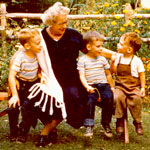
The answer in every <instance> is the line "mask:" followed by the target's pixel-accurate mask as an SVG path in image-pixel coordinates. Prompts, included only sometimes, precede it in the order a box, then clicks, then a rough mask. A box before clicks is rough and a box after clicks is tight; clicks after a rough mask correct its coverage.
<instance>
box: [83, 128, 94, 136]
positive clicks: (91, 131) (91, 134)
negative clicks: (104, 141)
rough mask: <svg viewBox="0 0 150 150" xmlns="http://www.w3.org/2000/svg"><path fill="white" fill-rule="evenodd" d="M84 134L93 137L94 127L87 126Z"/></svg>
mask: <svg viewBox="0 0 150 150" xmlns="http://www.w3.org/2000/svg"><path fill="white" fill-rule="evenodd" d="M84 136H86V137H92V136H93V130H92V127H87V128H86V131H85V134H84Z"/></svg>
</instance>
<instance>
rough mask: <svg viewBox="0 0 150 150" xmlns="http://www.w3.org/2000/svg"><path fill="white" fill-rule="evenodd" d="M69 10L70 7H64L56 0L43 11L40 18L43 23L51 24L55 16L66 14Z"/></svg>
mask: <svg viewBox="0 0 150 150" xmlns="http://www.w3.org/2000/svg"><path fill="white" fill-rule="evenodd" d="M69 12H70V9H69V8H68V7H64V6H63V5H62V3H61V2H56V3H55V4H54V5H53V6H51V7H49V8H48V9H47V10H46V11H45V12H44V14H43V15H42V17H41V19H42V21H43V23H44V24H46V25H51V24H53V23H54V22H55V20H56V17H57V16H59V15H61V14H65V15H68V14H69Z"/></svg>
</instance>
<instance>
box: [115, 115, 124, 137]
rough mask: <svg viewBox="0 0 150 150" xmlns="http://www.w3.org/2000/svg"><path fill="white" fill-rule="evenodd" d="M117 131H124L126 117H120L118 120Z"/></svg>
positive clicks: (120, 132)
mask: <svg viewBox="0 0 150 150" xmlns="http://www.w3.org/2000/svg"><path fill="white" fill-rule="evenodd" d="M116 132H117V133H119V134H122V133H124V118H118V119H117V122H116Z"/></svg>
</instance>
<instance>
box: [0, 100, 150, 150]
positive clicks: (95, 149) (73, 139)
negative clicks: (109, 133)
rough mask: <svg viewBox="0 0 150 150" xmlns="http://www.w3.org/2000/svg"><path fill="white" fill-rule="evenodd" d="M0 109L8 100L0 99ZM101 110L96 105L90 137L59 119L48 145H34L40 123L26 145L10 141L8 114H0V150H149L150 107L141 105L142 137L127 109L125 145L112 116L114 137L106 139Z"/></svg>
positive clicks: (83, 130)
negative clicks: (55, 135) (55, 134)
mask: <svg viewBox="0 0 150 150" xmlns="http://www.w3.org/2000/svg"><path fill="white" fill-rule="evenodd" d="M0 104H1V105H0V111H2V110H3V109H4V108H5V107H6V106H7V101H1V102H0ZM100 114H101V109H100V108H96V120H95V127H94V136H93V138H91V139H89V138H85V137H84V136H83V134H84V132H85V128H80V129H78V130H77V129H73V128H72V127H71V126H69V125H68V124H66V123H65V122H62V123H61V124H60V125H59V126H58V142H57V143H56V144H54V145H52V146H51V147H45V148H37V147H36V146H35V141H36V140H37V138H38V134H39V132H40V130H41V129H42V127H43V125H42V124H41V122H38V125H37V127H36V129H35V130H34V129H31V130H30V133H29V136H28V140H27V142H26V143H25V144H21V143H14V142H12V143H11V142H10V141H9V138H8V136H9V124H8V116H7V115H5V116H3V117H1V118H0V119H1V121H0V150H43V149H44V150H150V108H143V128H144V131H145V133H144V136H137V134H136V132H135V128H134V126H133V125H132V118H131V116H130V114H129V112H128V120H129V135H130V143H129V144H124V138H123V137H121V136H120V135H117V134H116V132H115V121H116V120H115V118H114V117H113V119H112V123H111V126H112V130H113V133H114V136H113V138H111V139H107V138H106V137H105V136H104V134H103V129H102V127H101V126H100Z"/></svg>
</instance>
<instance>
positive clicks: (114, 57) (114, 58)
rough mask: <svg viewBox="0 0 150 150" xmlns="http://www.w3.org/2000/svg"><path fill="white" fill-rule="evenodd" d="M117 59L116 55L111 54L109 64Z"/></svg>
mask: <svg viewBox="0 0 150 150" xmlns="http://www.w3.org/2000/svg"><path fill="white" fill-rule="evenodd" d="M116 59H117V54H113V55H112V56H111V62H113V63H114V62H115V60H116Z"/></svg>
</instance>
